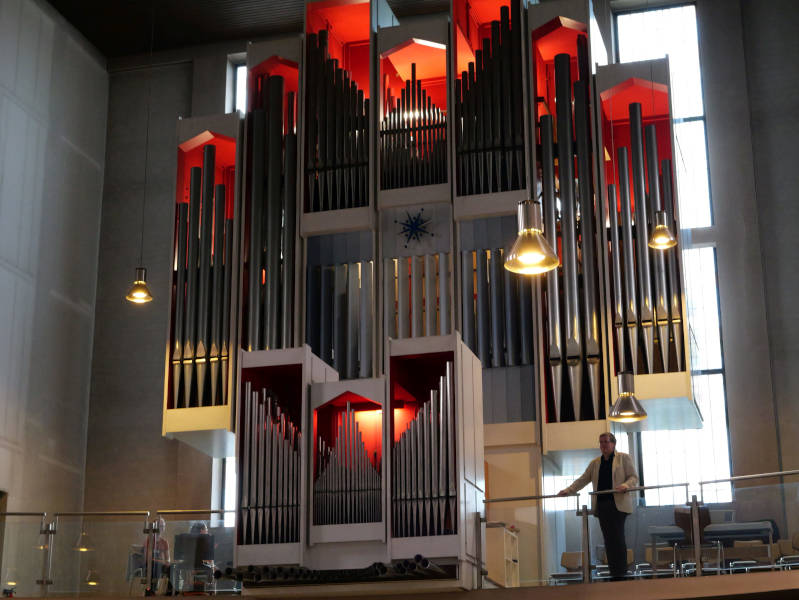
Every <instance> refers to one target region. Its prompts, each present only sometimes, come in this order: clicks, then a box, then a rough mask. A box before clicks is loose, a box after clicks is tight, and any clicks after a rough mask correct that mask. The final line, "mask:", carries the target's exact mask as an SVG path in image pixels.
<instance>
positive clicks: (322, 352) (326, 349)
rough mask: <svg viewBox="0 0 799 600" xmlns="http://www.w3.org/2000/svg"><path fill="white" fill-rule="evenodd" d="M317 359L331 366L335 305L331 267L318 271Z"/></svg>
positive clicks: (332, 270)
mask: <svg viewBox="0 0 799 600" xmlns="http://www.w3.org/2000/svg"><path fill="white" fill-rule="evenodd" d="M319 271H320V272H319V281H320V285H319V358H321V359H322V360H323V361H325V362H326V363H327V364H329V365H332V364H333V355H332V353H331V348H332V346H333V329H334V323H335V321H334V320H333V306H334V305H335V303H336V299H335V285H334V283H333V280H334V278H335V270H334V268H333V267H321V268H320V270H319Z"/></svg>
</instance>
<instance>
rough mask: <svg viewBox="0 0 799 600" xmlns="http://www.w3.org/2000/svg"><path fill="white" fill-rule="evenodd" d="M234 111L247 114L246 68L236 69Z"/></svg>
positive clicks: (239, 67) (240, 66)
mask: <svg viewBox="0 0 799 600" xmlns="http://www.w3.org/2000/svg"><path fill="white" fill-rule="evenodd" d="M236 110H240V111H241V112H243V113H246V112H247V66H246V65H239V66H237V67H236Z"/></svg>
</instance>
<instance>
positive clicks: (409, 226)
mask: <svg viewBox="0 0 799 600" xmlns="http://www.w3.org/2000/svg"><path fill="white" fill-rule="evenodd" d="M423 212H424V209H423V208H422V209H420V210H419V212H417V213H416V214H415V215H411V213H409V212H407V211H406V212H405V215H406V218H405V220H404V221H397V220H395V221H394V222H395V223H398V224H399V226H400V228H401V229H400V232H399V235H402V236H405V247H406V248H407V247H408V244H410V243H411V242H412V241H417V242H419V241H421V239H422V236H423V235H431V236H432V235H435V234H433V233H431V232H430V231H428V230H427V225H428V223H430V219H425V218H424V216H423V215H422V213H423Z"/></svg>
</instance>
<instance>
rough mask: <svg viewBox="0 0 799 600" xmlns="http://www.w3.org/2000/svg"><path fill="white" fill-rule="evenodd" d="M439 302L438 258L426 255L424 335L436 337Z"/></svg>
mask: <svg viewBox="0 0 799 600" xmlns="http://www.w3.org/2000/svg"><path fill="white" fill-rule="evenodd" d="M437 312H438V301H437V298H436V257H435V255H433V254H425V255H424V334H425V335H436V334H437V333H438V330H437V328H436V321H437V319H436V313H437Z"/></svg>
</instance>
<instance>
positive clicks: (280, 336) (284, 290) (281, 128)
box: [245, 75, 297, 350]
mask: <svg viewBox="0 0 799 600" xmlns="http://www.w3.org/2000/svg"><path fill="white" fill-rule="evenodd" d="M262 77H265V80H264V81H263V82H262V83H261V84H260V85H259V88H261V87H263V89H266V90H267V92H266V94H264V95H263V96H260V97H261V98H264V100H265V101H264V102H263V104H262V105H260V106H258V105H256V106H255V107H254V109H253V111H252V112H251V113H250V114H249V115H248V125H249V126H248V128H249V131H250V139H251V140H252V142H251V145H250V148H251V151H250V155H251V156H250V166H249V172H250V190H249V244H248V263H247V266H248V289H249V294H248V297H247V300H246V303H247V305H246V322H247V339H246V344H245V349H246V350H265V349H274V348H288V347H292V346H293V345H294V320H293V311H294V269H295V268H296V265H295V260H296V252H295V239H294V236H295V228H296V177H297V157H296V149H297V136H296V134H295V132H294V115H295V108H294V104H295V95H294V93H293V92H289V93H288V94H285V95H284V81H283V77H281V76H279V75H272V76H262ZM284 100H285V101H286V106H287V113H286V114H285V115H284V113H283V104H284ZM264 167H266V168H264Z"/></svg>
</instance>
